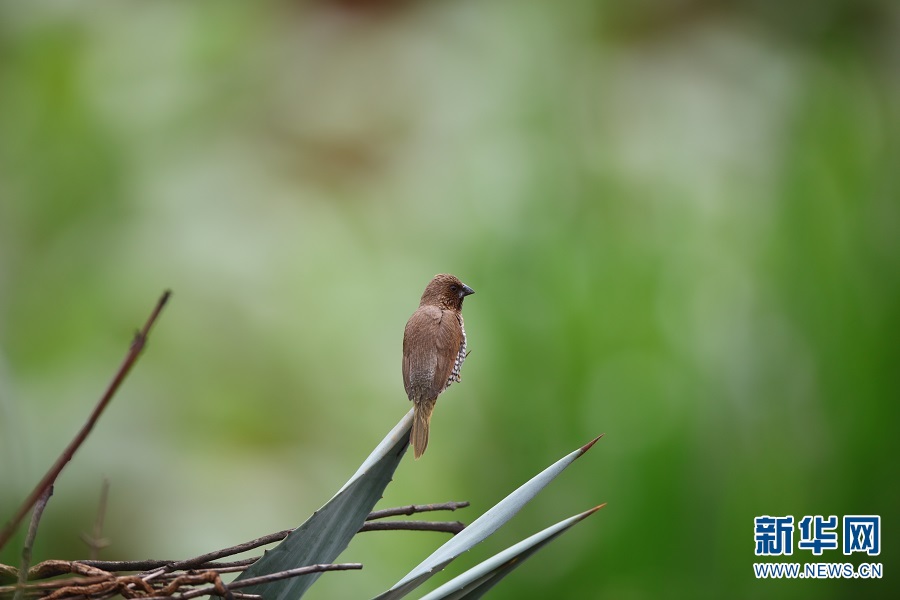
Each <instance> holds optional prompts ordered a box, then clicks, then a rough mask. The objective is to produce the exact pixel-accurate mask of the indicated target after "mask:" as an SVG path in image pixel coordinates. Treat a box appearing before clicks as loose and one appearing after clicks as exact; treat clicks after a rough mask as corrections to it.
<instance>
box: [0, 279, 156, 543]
mask: <svg viewBox="0 0 900 600" xmlns="http://www.w3.org/2000/svg"><path fill="white" fill-rule="evenodd" d="M170 295H171V292H170V291H169V290H166V291H165V293H163V295H162V296H161V297H160V299H159V302H157V303H156V308H154V309H153V312H152V313H150V317H149V318H148V319H147V322H146V323H145V324H144V327H143V329H141V330H140V331H139V332H138V333H137V334H136V335H135V336H134V339H133V340H132V342H131V347H130V348H129V349H128V354H126V355H125V360H124V361H122V365H121V366H120V367H119V370H118V371H117V372H116V375H115V377H113V380H112V382H111V383H110V384H109V386H108V387H107V388H106V392H105V393H104V394H103V396H102V397H101V398H100V400H99V402H97V405H96V406H95V407H94V410H93V411H91V415H90V416H89V417H88V420H87V422H86V423H85V424H84V425H83V426H82V427H81V430H80V431H79V432H78V435H76V436H75V439H73V440H72V441H71V442H70V443H69V445H68V446H66V449H65V450H63V452H62V454H60V455H59V458H57V459H56V462H55V463H53V466H52V467H50V470H49V471H47V474H46V475H44V477H43V478H42V479H41V480H40V481H39V482H38V484H37V485H36V486H35V487H34V490H32V492H31V494H29V496H28V497H27V498H26V499H25V501H24V502H22V505H21V506H19V509H18V510H17V511H16V513H15V515H13V517H12V518H11V519H10V520H9V521H7V523H6V524H5V525H4V526H3V529H2V530H0V548H3V546H5V545H6V543H7V542H8V541H9V539H10V538H11V537H12V536H13V534H14V533H15V531H16V528H18V526H19V523H21V522H22V519H23V518H25V515H26V514H28V511H29V510H30V509H31V507H32V506H34V505H35V503H36V502H37V501H38V498H40V497H41V495H42V494H43V493H44V490H46V489H47V488H49V487H50V486H51V485H53V483H54V482H55V481H56V478H57V477H59V474H60V473H61V472H62V470H63V468H65V466H66V465H67V464H68V462H69V461H70V460H72V457H73V456H74V455H75V452H76V451H77V450H78V448H80V447H81V444H83V443H84V440H86V439H87V436H88V434H90V432H91V430H92V429H93V428H94V425H95V424H96V423H97V420H98V419H99V418H100V415H101V414H103V410H104V409H105V408H106V406H107V404H109V401H110V400H112V397H113V396H114V395H115V393H116V391H117V390H118V389H119V386H120V385H122V382H123V381H124V380H125V376H126V375H128V372H129V371H130V370H131V367H133V366H134V363H135V362H137V359H138V356H139V355H140V353H141V350H143V349H144V345H145V344H146V343H147V335H148V334H149V333H150V328H151V327H153V324H154V323H155V322H156V319H157V318H158V317H159V313H160V312H161V311H162V309H163V307H164V306H165V305H166V302H168V300H169V296H170Z"/></svg>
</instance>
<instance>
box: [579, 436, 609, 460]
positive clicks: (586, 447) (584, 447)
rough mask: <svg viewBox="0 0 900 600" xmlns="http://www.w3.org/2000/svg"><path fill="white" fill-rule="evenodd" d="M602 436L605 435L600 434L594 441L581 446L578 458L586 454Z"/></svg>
mask: <svg viewBox="0 0 900 600" xmlns="http://www.w3.org/2000/svg"><path fill="white" fill-rule="evenodd" d="M604 435H606V434H605V433H601V434H600V435H598V436H597V437H595V438H594V439H592V440H591V441H589V442H588V443H587V444H585V445H584V446H582V447H581V451H580V454H579V456H580V455H581V454H584V453H585V452H587V451H588V450H590V449H591V446H593V445H594V444H596V443H597V440H599V439H600V438H602V437H603V436H604Z"/></svg>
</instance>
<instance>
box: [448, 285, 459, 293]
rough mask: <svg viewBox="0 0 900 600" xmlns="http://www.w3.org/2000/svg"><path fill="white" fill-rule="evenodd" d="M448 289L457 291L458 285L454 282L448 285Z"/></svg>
mask: <svg viewBox="0 0 900 600" xmlns="http://www.w3.org/2000/svg"><path fill="white" fill-rule="evenodd" d="M450 291H451V292H458V291H459V286H458V285H456V284H455V283H454V284H453V285H451V286H450Z"/></svg>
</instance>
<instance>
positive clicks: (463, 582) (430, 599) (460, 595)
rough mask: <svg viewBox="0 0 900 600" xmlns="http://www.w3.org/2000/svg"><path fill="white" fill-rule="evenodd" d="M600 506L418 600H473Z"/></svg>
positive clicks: (556, 526)
mask: <svg viewBox="0 0 900 600" xmlns="http://www.w3.org/2000/svg"><path fill="white" fill-rule="evenodd" d="M603 506H604V505H602V504H601V505H600V506H597V507H594V508H592V509H591V510H588V511H585V512H583V513H581V514H578V515H575V516H573V517H569V518H568V519H566V520H564V521H560V522H559V523H557V524H556V525H553V526H551V527H548V528H547V529H544V530H543V531H539V532H538V533H536V534H534V535H532V536H531V537H528V538H526V539H524V540H522V541H521V542H519V543H518V544H516V545H514V546H510V547H509V548H507V549H506V550H504V551H503V552H500V553H498V554H495V555H494V556H492V557H491V558H489V559H487V560H486V561H484V562H482V563H479V564H478V565H475V566H474V567H472V568H471V569H469V570H468V571H466V572H465V573H463V574H462V575H460V576H458V577H455V578H453V579H451V580H450V581H448V582H447V583H445V584H444V585H442V586H441V587H439V588H437V589H436V590H434V591H433V592H431V593H430V594H428V595H426V596H424V597H423V598H422V600H477V599H478V598H481V597H482V596H483V595H484V594H486V593H487V592H488V590H490V589H491V588H492V587H494V586H495V585H497V583H499V582H500V580H501V579H503V578H504V577H506V576H507V575H509V574H510V573H511V572H512V571H513V570H514V569H515V568H516V567H518V566H519V565H521V564H522V563H523V562H525V560H526V559H527V558H529V557H530V556H531V555H532V554H534V553H535V552H537V551H538V550H540V549H541V548H543V547H544V546H546V545H547V544H549V543H550V542H552V541H553V540H555V539H556V538H557V537H559V536H561V535H562V534H563V533H565V532H566V531H568V529H569V528H570V527H572V526H573V525H575V524H576V523H578V522H580V521H582V520H584V519H586V518H587V517H589V516H591V515H592V514H594V513H595V512H597V511H598V510H600V509H601V508H603Z"/></svg>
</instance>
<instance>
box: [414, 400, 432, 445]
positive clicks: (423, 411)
mask: <svg viewBox="0 0 900 600" xmlns="http://www.w3.org/2000/svg"><path fill="white" fill-rule="evenodd" d="M414 404H415V414H414V415H413V424H412V432H411V433H410V434H409V441H410V443H411V444H412V447H413V453H414V454H415V457H416V458H417V459H418V458H419V457H420V456H422V455H423V454H425V448H426V446H428V426H429V424H430V423H431V412H432V411H433V410H434V400H430V401H428V400H423V401H422V402H415V403H414Z"/></svg>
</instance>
